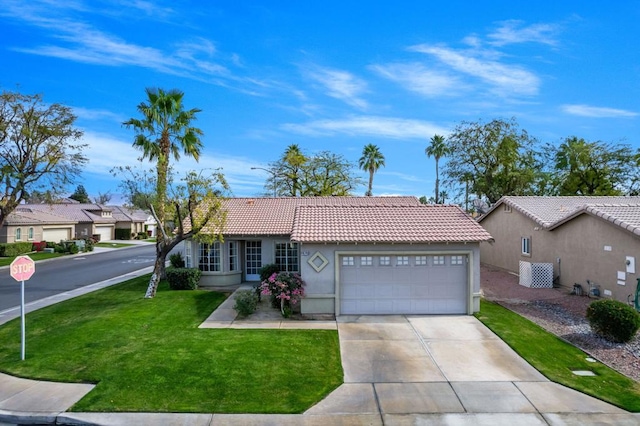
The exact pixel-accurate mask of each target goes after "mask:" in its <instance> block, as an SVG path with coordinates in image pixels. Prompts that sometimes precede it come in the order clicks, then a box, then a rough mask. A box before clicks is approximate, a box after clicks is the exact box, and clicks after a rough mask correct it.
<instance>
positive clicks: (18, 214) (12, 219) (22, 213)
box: [5, 206, 76, 226]
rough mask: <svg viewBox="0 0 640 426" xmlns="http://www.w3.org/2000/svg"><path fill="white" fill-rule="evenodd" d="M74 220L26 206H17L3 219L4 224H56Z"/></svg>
mask: <svg viewBox="0 0 640 426" xmlns="http://www.w3.org/2000/svg"><path fill="white" fill-rule="evenodd" d="M75 222H76V221H75V220H72V219H69V218H66V217H63V216H59V215H57V214H54V213H51V212H46V211H40V210H35V209H32V208H29V207H27V206H18V208H16V209H15V210H14V211H13V212H11V214H9V216H7V220H6V221H5V224H6V225H9V226H14V225H58V224H69V223H75Z"/></svg>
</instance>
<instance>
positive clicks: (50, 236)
mask: <svg viewBox="0 0 640 426" xmlns="http://www.w3.org/2000/svg"><path fill="white" fill-rule="evenodd" d="M70 238H71V228H62V227H56V228H44V229H43V230H42V240H43V241H51V242H55V243H57V242H60V241H67V240H69V239H70Z"/></svg>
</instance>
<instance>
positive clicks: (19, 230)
mask: <svg viewBox="0 0 640 426" xmlns="http://www.w3.org/2000/svg"><path fill="white" fill-rule="evenodd" d="M21 239H22V229H21V228H16V241H20V240H21Z"/></svg>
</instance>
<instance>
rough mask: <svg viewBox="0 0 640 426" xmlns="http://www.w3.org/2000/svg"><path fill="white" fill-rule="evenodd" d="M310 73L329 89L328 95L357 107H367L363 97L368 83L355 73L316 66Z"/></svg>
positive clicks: (310, 75)
mask: <svg viewBox="0 0 640 426" xmlns="http://www.w3.org/2000/svg"><path fill="white" fill-rule="evenodd" d="M308 75H309V77H311V78H312V79H314V80H315V81H317V82H319V83H320V84H322V85H323V86H324V87H325V88H326V89H327V95H329V96H331V97H333V98H336V99H340V100H341V101H344V102H346V103H347V104H349V105H351V106H354V107H356V108H361V109H364V108H366V107H367V102H366V101H365V100H364V99H362V97H361V95H362V94H363V93H365V92H366V90H367V84H366V83H365V82H364V81H363V80H361V79H359V78H357V77H356V76H354V75H353V74H351V73H349V72H347V71H341V70H335V69H329V68H320V67H316V68H314V69H313V70H310V71H309V72H308Z"/></svg>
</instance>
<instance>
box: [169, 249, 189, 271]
mask: <svg viewBox="0 0 640 426" xmlns="http://www.w3.org/2000/svg"><path fill="white" fill-rule="evenodd" d="M169 263H171V266H173V267H174V268H184V266H185V264H184V259H183V258H182V253H181V252H177V253H173V254H171V255H169Z"/></svg>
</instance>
